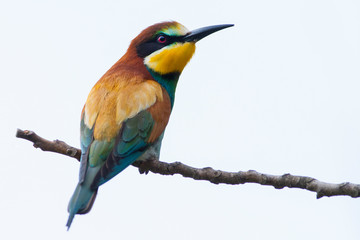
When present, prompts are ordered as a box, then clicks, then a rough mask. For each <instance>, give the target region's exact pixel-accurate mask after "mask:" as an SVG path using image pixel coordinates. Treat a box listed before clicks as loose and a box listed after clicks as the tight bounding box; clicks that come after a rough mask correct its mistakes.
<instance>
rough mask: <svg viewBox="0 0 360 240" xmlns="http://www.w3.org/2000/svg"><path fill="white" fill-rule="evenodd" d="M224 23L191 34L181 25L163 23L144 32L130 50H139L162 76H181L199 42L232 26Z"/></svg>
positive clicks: (148, 66)
mask: <svg viewBox="0 0 360 240" xmlns="http://www.w3.org/2000/svg"><path fill="white" fill-rule="evenodd" d="M231 26H233V24H224V25H216V26H209V27H204V28H200V29H197V30H194V31H189V30H188V29H187V28H186V27H184V26H183V25H181V24H180V23H178V22H175V21H171V22H162V23H158V24H155V25H152V26H150V27H148V28H146V29H145V30H143V31H142V32H141V33H140V34H139V35H138V36H137V37H136V38H135V39H134V40H133V41H132V42H131V45H130V48H129V49H133V50H134V51H136V54H137V56H138V57H140V58H142V59H143V62H144V64H145V66H146V67H147V68H148V69H149V70H151V71H153V72H155V73H156V74H159V75H162V76H163V75H168V74H176V75H180V73H181V72H182V71H183V69H184V67H185V66H186V64H187V63H188V62H189V60H190V59H191V57H192V55H193V54H194V52H195V43H196V42H197V41H199V40H200V39H202V38H204V37H206V36H208V35H209V34H211V33H214V32H216V31H219V30H221V29H224V28H227V27H231Z"/></svg>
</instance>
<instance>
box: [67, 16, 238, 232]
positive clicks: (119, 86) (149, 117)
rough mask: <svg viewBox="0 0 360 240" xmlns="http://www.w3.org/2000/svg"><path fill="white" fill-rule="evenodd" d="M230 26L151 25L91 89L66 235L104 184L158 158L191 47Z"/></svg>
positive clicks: (167, 23)
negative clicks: (77, 216)
mask: <svg viewBox="0 0 360 240" xmlns="http://www.w3.org/2000/svg"><path fill="white" fill-rule="evenodd" d="M232 26H234V25H233V24H221V25H212V26H208V27H202V28H199V29H196V30H193V31H189V30H188V29H187V28H186V27H185V26H183V25H182V24H180V23H178V22H176V21H166V22H160V23H156V24H154V25H151V26H149V27H148V28H146V29H144V30H143V31H142V32H141V33H140V34H139V35H138V36H137V37H135V38H134V39H133V40H132V41H131V43H130V45H129V47H128V50H127V51H126V53H125V54H124V55H123V56H122V57H121V58H120V59H119V60H118V61H117V62H116V63H115V64H114V65H113V66H112V67H111V68H110V69H109V70H108V71H107V72H106V73H105V74H104V75H103V76H102V77H101V78H100V80H99V81H98V82H97V83H96V84H95V85H94V87H93V88H92V89H91V91H90V93H89V95H88V97H87V100H86V102H85V105H84V107H83V109H82V112H81V121H80V145H81V152H82V154H81V159H80V170H79V181H78V183H77V186H76V188H75V191H74V193H73V195H72V197H71V199H70V202H69V204H68V212H69V218H68V221H67V223H66V226H67V230H69V228H70V226H71V223H72V221H73V219H74V216H75V215H76V214H86V213H88V212H89V211H90V210H91V208H92V206H93V204H94V201H95V198H96V195H97V192H98V188H99V187H100V186H101V185H102V184H104V183H106V182H107V181H109V180H110V179H111V178H113V177H114V176H116V175H117V174H118V173H120V172H121V171H123V170H124V169H125V168H127V167H128V166H129V165H131V164H132V163H134V162H135V161H136V160H146V159H151V158H153V159H154V158H155V159H158V158H159V155H160V148H161V142H162V139H163V136H164V131H165V128H166V126H167V124H168V121H169V117H170V114H171V111H172V109H173V106H174V100H175V90H176V86H177V83H178V80H179V77H180V74H181V72H182V71H183V69H184V68H185V66H186V65H187V63H188V62H189V61H190V59H191V58H192V56H193V54H194V52H195V43H197V42H198V41H199V40H201V39H202V38H204V37H206V36H208V35H210V34H212V33H214V32H217V31H219V30H222V29H225V28H228V27H232Z"/></svg>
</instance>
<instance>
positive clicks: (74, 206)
mask: <svg viewBox="0 0 360 240" xmlns="http://www.w3.org/2000/svg"><path fill="white" fill-rule="evenodd" d="M97 191H98V189H96V190H91V189H90V187H88V186H86V185H82V184H79V183H78V185H77V186H76V189H75V191H74V193H73V195H72V197H71V199H70V202H69V206H68V212H69V218H68V221H67V223H66V226H67V228H68V229H67V230H68V231H69V229H70V226H71V223H72V221H73V219H74V217H75V214H86V213H88V212H89V211H90V210H91V207H92V206H93V204H94V202H95V198H96V194H97Z"/></svg>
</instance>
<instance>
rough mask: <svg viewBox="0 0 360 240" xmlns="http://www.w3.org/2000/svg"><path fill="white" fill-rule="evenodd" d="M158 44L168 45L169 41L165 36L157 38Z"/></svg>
mask: <svg viewBox="0 0 360 240" xmlns="http://www.w3.org/2000/svg"><path fill="white" fill-rule="evenodd" d="M157 41H158V43H166V41H167V39H166V37H165V36H164V35H160V36H158V38H157Z"/></svg>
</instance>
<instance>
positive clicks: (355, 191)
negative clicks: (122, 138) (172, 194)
mask: <svg viewBox="0 0 360 240" xmlns="http://www.w3.org/2000/svg"><path fill="white" fill-rule="evenodd" d="M16 137H17V138H23V139H26V140H29V141H31V142H33V145H34V147H35V148H40V149H41V150H43V151H49V152H55V153H60V154H64V155H66V156H69V157H73V158H75V159H77V160H78V161H80V156H81V150H80V149H78V148H74V147H72V146H69V145H68V144H66V143H65V142H63V141H60V140H54V141H49V140H46V139H44V138H42V137H40V136H38V135H37V134H36V133H34V132H33V131H28V130H25V131H23V130H20V129H18V130H17V132H16ZM132 165H133V166H135V167H137V168H138V169H139V172H140V173H141V174H142V173H145V174H147V173H148V172H149V171H150V172H152V173H158V174H161V175H174V174H180V175H182V176H183V177H187V178H192V179H194V180H205V181H209V182H211V183H214V184H219V183H224V184H232V185H237V184H244V183H258V184H261V185H268V186H273V187H274V188H276V189H282V188H284V187H288V188H300V189H306V190H309V191H312V192H316V197H317V198H321V197H324V196H327V197H331V196H340V195H345V196H350V197H353V198H358V197H360V184H353V183H349V182H344V183H340V184H333V183H326V182H322V181H319V180H317V179H315V178H312V177H306V176H295V175H291V174H288V173H287V174H283V175H270V174H264V173H259V172H257V171H255V170H249V171H245V172H244V171H239V172H225V171H221V170H214V169H212V168H210V167H206V168H194V167H191V166H187V165H185V164H183V163H180V162H173V163H166V162H161V161H158V160H148V161H136V162H135V163H133V164H132Z"/></svg>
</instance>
